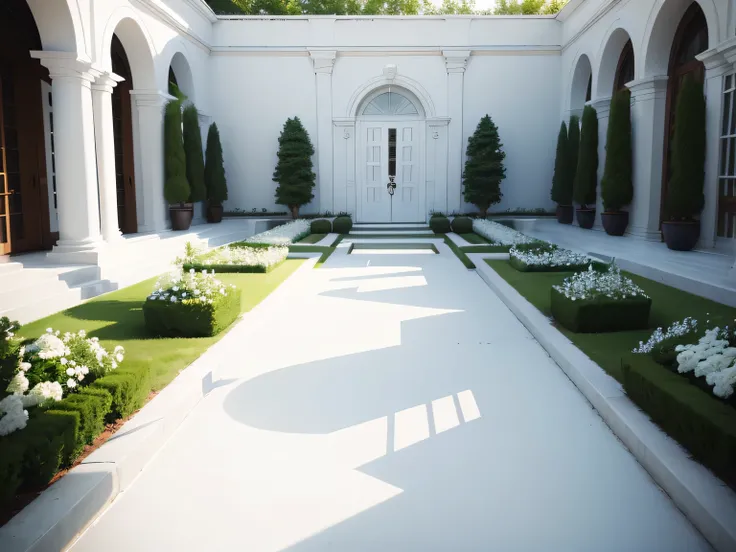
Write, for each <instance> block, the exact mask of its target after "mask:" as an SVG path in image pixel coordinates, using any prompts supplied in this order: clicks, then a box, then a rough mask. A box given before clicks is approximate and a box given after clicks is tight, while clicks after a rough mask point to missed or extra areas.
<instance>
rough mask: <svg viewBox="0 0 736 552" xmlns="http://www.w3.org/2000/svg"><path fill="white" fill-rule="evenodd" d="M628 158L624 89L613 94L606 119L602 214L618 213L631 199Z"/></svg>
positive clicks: (627, 99)
mask: <svg viewBox="0 0 736 552" xmlns="http://www.w3.org/2000/svg"><path fill="white" fill-rule="evenodd" d="M631 155H632V154H631V92H630V91H629V90H628V88H626V89H623V90H620V91H619V92H616V93H615V94H614V96H613V98H612V99H611V112H610V114H609V116H608V131H607V134H606V162H605V165H604V168H603V178H602V179H601V198H602V199H603V210H604V211H606V212H609V213H616V212H620V211H621V210H622V209H623V208H624V207H626V206H627V205H629V204H630V203H631V201H632V200H633V199H634V185H633V180H632V178H633V177H632V171H633V168H632V167H633V164H632V156H631Z"/></svg>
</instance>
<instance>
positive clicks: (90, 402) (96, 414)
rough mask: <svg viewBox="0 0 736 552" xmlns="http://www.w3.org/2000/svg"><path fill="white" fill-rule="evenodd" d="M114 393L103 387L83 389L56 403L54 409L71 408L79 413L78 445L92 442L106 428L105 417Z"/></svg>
mask: <svg viewBox="0 0 736 552" xmlns="http://www.w3.org/2000/svg"><path fill="white" fill-rule="evenodd" d="M111 404H112V395H111V394H110V393H109V391H107V390H106V389H102V388H101V387H92V388H89V389H82V391H81V392H80V393H78V394H73V395H69V396H68V397H66V398H65V399H63V400H61V401H59V402H57V403H54V405H53V407H54V410H71V411H74V412H78V413H79V432H78V435H77V440H78V443H77V444H78V445H82V446H83V445H85V444H90V443H92V441H94V439H95V437H97V436H98V435H99V434H100V433H102V431H103V430H104V429H105V417H106V416H107V414H108V413H109V412H110V406H111Z"/></svg>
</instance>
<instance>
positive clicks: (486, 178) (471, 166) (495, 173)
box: [463, 115, 506, 217]
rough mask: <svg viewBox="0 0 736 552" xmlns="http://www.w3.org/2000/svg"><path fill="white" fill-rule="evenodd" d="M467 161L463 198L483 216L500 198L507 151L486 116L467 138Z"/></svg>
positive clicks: (496, 129)
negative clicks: (505, 151)
mask: <svg viewBox="0 0 736 552" xmlns="http://www.w3.org/2000/svg"><path fill="white" fill-rule="evenodd" d="M466 155H467V160H466V161H465V171H464V172H463V185H464V192H463V194H464V196H465V201H467V202H468V203H472V204H473V205H475V206H476V207H478V210H479V211H480V214H481V216H483V217H485V216H486V212H487V211H488V208H489V207H490V206H491V205H494V204H496V203H498V202H500V201H501V197H503V194H502V193H501V181H503V179H504V178H506V168H505V167H504V166H503V160H504V159H505V158H506V153H504V151H503V144H502V143H501V139H500V137H499V135H498V127H496V125H495V124H494V123H493V120H492V119H491V117H490V116H488V115H486V116H485V117H483V118H482V119H481V120H480V122H479V123H478V127H477V128H476V129H475V132H474V133H473V135H472V136H471V137H470V138H469V139H468V148H467V150H466Z"/></svg>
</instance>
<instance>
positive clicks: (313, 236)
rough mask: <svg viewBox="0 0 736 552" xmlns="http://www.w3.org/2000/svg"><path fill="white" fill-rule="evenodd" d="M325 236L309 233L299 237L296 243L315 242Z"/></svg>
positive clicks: (325, 235)
mask: <svg viewBox="0 0 736 552" xmlns="http://www.w3.org/2000/svg"><path fill="white" fill-rule="evenodd" d="M325 237H327V234H309V235H308V236H305V237H303V238H302V239H300V240H299V241H298V242H297V243H303V244H308V243H317V242H319V241H322V240H323V239H324V238H325Z"/></svg>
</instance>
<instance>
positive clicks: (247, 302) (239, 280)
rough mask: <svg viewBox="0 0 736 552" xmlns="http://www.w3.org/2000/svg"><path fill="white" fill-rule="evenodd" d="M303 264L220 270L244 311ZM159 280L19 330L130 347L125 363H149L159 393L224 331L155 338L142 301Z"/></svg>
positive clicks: (291, 261) (290, 262) (292, 261)
mask: <svg viewBox="0 0 736 552" xmlns="http://www.w3.org/2000/svg"><path fill="white" fill-rule="evenodd" d="M302 262H303V261H302V260H298V259H288V260H286V261H285V262H284V263H282V264H281V265H280V266H278V267H277V268H275V269H274V270H273V271H271V272H269V273H268V274H220V275H218V278H219V279H220V280H222V281H223V282H225V283H227V284H235V285H236V286H238V287H239V288H240V289H241V292H242V304H241V312H248V311H249V310H251V309H252V308H253V307H255V306H256V305H257V304H258V303H260V302H261V301H262V300H263V299H265V298H266V297H267V296H268V295H269V294H270V293H271V292H272V291H273V290H275V289H276V288H277V287H278V286H279V285H280V284H281V283H282V282H283V281H284V280H286V279H287V278H288V277H289V276H290V275H291V274H292V273H293V272H294V271H295V270H296V269H297V268H299V266H300V265H301V263H302ZM155 281H156V279H155V278H153V279H151V280H146V281H145V282H141V283H139V284H136V285H134V286H130V287H127V288H124V289H121V290H119V291H115V292H112V293H108V294H106V295H102V296H100V297H98V298H95V299H92V300H90V301H88V302H86V303H83V304H82V305H79V306H76V307H73V308H71V309H69V310H66V311H63V312H60V313H57V314H52V315H51V316H47V317H46V318H42V319H41V320H37V321H36V322H33V323H31V324H27V325H25V326H23V327H22V328H21V330H20V332H19V334H20V335H22V336H23V337H30V338H35V337H38V336H39V335H40V334H42V333H44V332H45V331H46V328H53V329H54V330H60V331H61V332H62V333H63V332H67V331H69V332H77V331H79V330H85V331H86V332H87V334H89V335H90V336H96V337H99V338H100V341H102V342H103V345H104V346H105V347H106V348H107V349H108V350H111V349H112V348H113V347H114V346H115V345H122V346H123V347H125V362H124V366H130V367H134V366H139V365H147V366H150V369H151V372H152V383H153V389H154V390H156V391H158V390H160V389H162V388H163V387H165V386H166V385H167V384H168V383H169V382H171V380H173V379H174V378H175V377H176V375H177V374H178V373H179V372H180V371H182V370H183V369H184V368H186V367H187V366H188V365H189V364H191V363H192V362H193V361H194V360H195V359H197V358H198V357H199V356H200V355H201V354H202V353H204V352H205V351H206V350H207V349H208V348H209V347H210V346H211V345H213V344H214V343H216V342H217V341H218V340H219V339H220V338H221V337H222V335H224V333H223V334H220V335H218V336H215V337H210V338H190V339H182V338H176V339H172V338H161V339H152V338H150V337H149V336H148V335H147V333H146V328H145V325H144V322H143V310H142V304H143V302H144V301H145V299H146V297H147V296H148V295H149V293H150V292H151V289H152V287H153V285H154V282H155Z"/></svg>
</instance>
